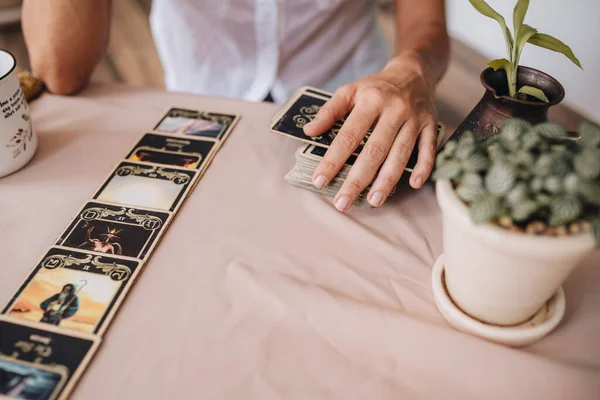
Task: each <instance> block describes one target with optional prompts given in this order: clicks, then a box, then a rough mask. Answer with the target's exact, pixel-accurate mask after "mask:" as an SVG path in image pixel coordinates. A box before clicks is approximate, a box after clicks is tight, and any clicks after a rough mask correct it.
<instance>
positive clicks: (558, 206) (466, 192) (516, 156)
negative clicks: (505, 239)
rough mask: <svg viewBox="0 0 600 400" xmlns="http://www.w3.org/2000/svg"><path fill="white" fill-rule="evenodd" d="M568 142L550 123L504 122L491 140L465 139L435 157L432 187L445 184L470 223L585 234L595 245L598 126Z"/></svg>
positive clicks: (598, 230)
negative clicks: (464, 206) (461, 203)
mask: <svg viewBox="0 0 600 400" xmlns="http://www.w3.org/2000/svg"><path fill="white" fill-rule="evenodd" d="M578 130H579V138H577V139H574V138H572V137H571V136H570V135H569V134H568V133H567V132H566V131H565V129H564V128H563V127H562V126H561V125H559V124H557V123H553V122H545V123H542V124H538V125H531V124H529V123H528V122H526V121H523V120H520V119H514V118H513V119H508V120H506V121H505V122H504V123H503V125H502V128H501V130H500V132H499V133H498V134H497V135H494V136H492V137H491V138H488V139H485V140H478V139H476V138H475V135H474V134H473V133H472V132H466V133H465V134H463V135H462V136H461V137H460V138H459V139H458V140H456V141H454V140H451V141H449V142H448V143H446V145H445V146H444V148H443V149H442V151H441V152H440V153H439V154H438V156H437V160H436V170H435V172H434V175H433V179H435V180H438V179H447V180H450V181H451V183H452V184H453V186H454V189H455V190H456V194H457V195H458V197H459V198H460V199H461V200H463V201H464V202H465V203H466V204H467V205H468V207H469V210H470V214H471V218H472V219H473V221H474V222H475V223H482V222H487V221H490V222H496V223H498V224H499V225H501V226H503V227H506V228H509V229H511V230H514V231H521V232H526V233H531V234H554V235H563V234H568V233H580V232H582V231H584V230H589V231H591V232H592V233H593V234H594V236H595V238H596V241H597V243H598V244H599V245H600V126H598V125H596V124H593V123H591V122H582V123H581V125H580V126H579V129H578Z"/></svg>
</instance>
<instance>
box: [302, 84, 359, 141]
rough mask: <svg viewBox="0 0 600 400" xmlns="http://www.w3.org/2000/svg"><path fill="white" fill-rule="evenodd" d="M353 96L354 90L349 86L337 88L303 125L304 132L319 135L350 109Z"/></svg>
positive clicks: (309, 134)
mask: <svg viewBox="0 0 600 400" xmlns="http://www.w3.org/2000/svg"><path fill="white" fill-rule="evenodd" d="M353 98H354V92H353V91H352V87H351V86H344V87H342V88H340V89H338V90H337V91H336V92H335V94H334V95H333V97H331V99H329V100H328V101H327V102H326V103H325V104H323V106H322V107H321V109H320V110H319V112H318V113H317V115H315V118H314V119H313V120H312V121H311V122H309V123H308V124H306V125H304V133H305V134H306V135H308V136H319V135H321V134H322V133H323V132H325V131H327V130H328V129H329V128H331V127H332V126H333V124H334V123H335V122H336V121H338V120H340V119H342V118H344V117H345V116H346V115H348V113H349V112H350V110H352V106H353Z"/></svg>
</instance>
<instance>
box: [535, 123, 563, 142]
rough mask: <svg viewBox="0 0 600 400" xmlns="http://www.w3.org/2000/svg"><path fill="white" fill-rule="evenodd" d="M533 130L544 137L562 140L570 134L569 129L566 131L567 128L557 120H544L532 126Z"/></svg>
mask: <svg viewBox="0 0 600 400" xmlns="http://www.w3.org/2000/svg"><path fill="white" fill-rule="evenodd" d="M532 130H533V131H534V132H537V133H539V134H540V135H541V136H542V137H544V138H546V139H552V140H562V139H564V138H566V137H568V136H569V135H568V134H567V131H565V128H563V127H562V125H560V124H559V123H556V122H544V123H541V124H537V125H536V126H534V127H533V128H532Z"/></svg>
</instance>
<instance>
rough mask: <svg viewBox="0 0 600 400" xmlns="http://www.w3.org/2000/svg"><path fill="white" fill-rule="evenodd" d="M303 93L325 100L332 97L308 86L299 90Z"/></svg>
mask: <svg viewBox="0 0 600 400" xmlns="http://www.w3.org/2000/svg"><path fill="white" fill-rule="evenodd" d="M301 89H302V90H303V91H304V92H306V93H307V94H315V95H317V96H323V97H326V98H327V99H330V98H332V97H333V94H331V93H329V92H326V91H324V90H321V89H317V88H313V87H310V86H304V87H303V88H301Z"/></svg>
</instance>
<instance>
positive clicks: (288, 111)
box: [270, 87, 444, 171]
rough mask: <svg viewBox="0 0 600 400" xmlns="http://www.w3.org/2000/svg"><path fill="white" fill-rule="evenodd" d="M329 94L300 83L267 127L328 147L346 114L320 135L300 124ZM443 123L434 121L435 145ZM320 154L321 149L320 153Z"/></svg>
mask: <svg viewBox="0 0 600 400" xmlns="http://www.w3.org/2000/svg"><path fill="white" fill-rule="evenodd" d="M329 98H331V95H330V94H329V93H327V92H323V91H321V90H318V89H314V88H309V87H303V88H300V89H299V90H298V91H297V92H296V93H295V94H294V95H293V96H292V98H291V99H290V101H289V102H288V103H286V104H285V105H284V106H283V107H282V109H281V110H280V111H279V112H278V113H277V114H275V117H274V119H273V121H272V123H271V127H270V128H271V131H273V132H275V133H279V134H282V135H284V136H288V137H292V138H294V139H296V140H300V141H302V142H305V143H310V144H313V145H315V146H318V147H323V148H326V149H327V148H329V146H330V145H331V143H332V142H333V140H334V139H335V137H336V135H337V134H338V133H339V131H340V129H341V128H342V125H343V124H344V122H345V120H346V118H343V119H341V120H339V121H337V122H336V123H335V124H334V125H333V127H331V129H329V130H328V131H327V132H325V133H324V134H323V135H321V136H317V137H310V136H307V135H305V134H304V125H306V124H307V123H309V122H311V121H312V120H313V119H314V117H315V116H316V115H317V113H318V112H319V110H320V108H321V107H322V106H323V104H325V103H326V102H327V100H328V99H329ZM443 131H444V129H443V125H441V124H440V125H438V141H437V145H438V148H439V147H440V144H441V140H442V139H443ZM371 133H372V130H369V131H368V132H367V134H366V135H365V137H364V139H363V140H362V141H361V142H360V143H359V145H358V147H357V148H356V150H355V151H354V153H353V155H355V156H356V155H359V154H360V152H361V150H362V149H363V147H364V145H365V144H366V142H367V140H368V139H369V137H370V136H371ZM323 154H324V153H323ZM417 156H418V150H417V148H416V146H415V149H414V150H413V153H412V155H411V158H410V161H409V162H408V164H407V166H406V169H407V170H409V171H412V168H414V166H415V164H416V160H417Z"/></svg>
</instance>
